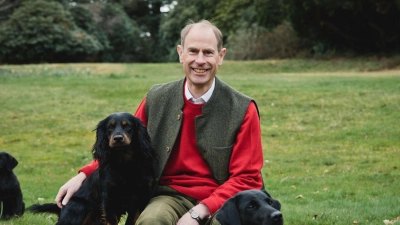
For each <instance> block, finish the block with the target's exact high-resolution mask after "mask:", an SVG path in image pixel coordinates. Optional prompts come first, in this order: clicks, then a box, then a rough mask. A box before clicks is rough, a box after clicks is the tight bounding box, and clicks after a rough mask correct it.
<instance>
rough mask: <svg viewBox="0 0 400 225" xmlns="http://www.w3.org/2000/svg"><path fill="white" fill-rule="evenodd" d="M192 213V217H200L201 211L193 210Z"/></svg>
mask: <svg viewBox="0 0 400 225" xmlns="http://www.w3.org/2000/svg"><path fill="white" fill-rule="evenodd" d="M190 215H191V216H192V218H198V217H199V213H198V212H196V211H192V212H191V213H190Z"/></svg>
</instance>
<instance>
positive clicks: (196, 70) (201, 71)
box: [193, 68, 207, 73]
mask: <svg viewBox="0 0 400 225" xmlns="http://www.w3.org/2000/svg"><path fill="white" fill-rule="evenodd" d="M193 70H194V72H196V73H204V72H206V71H207V70H205V69H195V68H193Z"/></svg>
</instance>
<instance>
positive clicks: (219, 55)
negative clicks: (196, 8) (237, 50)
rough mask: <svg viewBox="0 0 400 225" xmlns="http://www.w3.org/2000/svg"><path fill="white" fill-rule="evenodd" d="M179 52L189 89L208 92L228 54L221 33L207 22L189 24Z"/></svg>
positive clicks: (183, 35)
mask: <svg viewBox="0 0 400 225" xmlns="http://www.w3.org/2000/svg"><path fill="white" fill-rule="evenodd" d="M177 51H178V54H179V61H180V63H181V64H183V70H184V72H185V74H186V78H187V82H188V85H189V89H191V87H192V86H195V88H196V89H204V90H205V91H207V90H208V89H209V88H210V87H211V85H212V81H213V79H214V77H215V75H216V74H217V71H218V67H219V66H220V65H222V62H223V59H224V56H225V53H226V49H225V48H222V34H221V31H220V30H219V29H218V28H217V27H215V26H214V25H212V24H211V23H210V22H208V21H206V20H202V21H200V22H197V23H191V24H188V25H187V26H186V27H185V28H183V29H182V32H181V45H178V47H177ZM192 94H194V93H192Z"/></svg>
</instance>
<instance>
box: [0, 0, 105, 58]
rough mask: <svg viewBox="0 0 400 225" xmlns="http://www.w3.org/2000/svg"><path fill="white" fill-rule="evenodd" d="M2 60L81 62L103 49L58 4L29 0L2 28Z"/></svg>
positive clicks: (0, 32)
mask: <svg viewBox="0 0 400 225" xmlns="http://www.w3.org/2000/svg"><path fill="white" fill-rule="evenodd" d="M0 45H1V46H2V47H1V48H0V58H1V59H2V60H4V61H7V62H15V63H22V62H45V61H53V62H64V61H81V60H85V57H86V56H88V55H91V54H97V53H98V52H100V51H101V50H102V49H103V46H102V44H101V43H100V42H99V41H98V40H97V39H96V38H94V37H93V36H91V35H90V34H88V33H87V32H86V31H84V30H83V29H81V28H79V27H77V26H76V25H75V23H74V20H73V17H72V16H71V14H70V13H69V11H66V10H64V8H63V6H62V5H61V4H60V3H57V2H55V1H50V2H49V1H44V0H36V1H26V2H24V3H23V4H22V5H21V6H20V7H19V8H18V9H16V10H15V11H14V13H13V14H12V15H11V16H10V19H9V20H8V21H7V22H6V23H4V24H3V25H2V26H1V27H0Z"/></svg>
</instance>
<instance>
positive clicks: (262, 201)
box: [217, 190, 283, 225]
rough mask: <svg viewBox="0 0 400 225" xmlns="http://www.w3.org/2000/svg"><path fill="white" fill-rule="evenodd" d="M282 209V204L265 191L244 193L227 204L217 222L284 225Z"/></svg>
mask: <svg viewBox="0 0 400 225" xmlns="http://www.w3.org/2000/svg"><path fill="white" fill-rule="evenodd" d="M280 209H281V204H280V202H279V201H278V200H275V199H273V198H272V197H271V196H270V195H269V194H268V193H267V192H265V191H260V190H248V191H242V192H239V193H238V194H236V195H235V196H233V197H232V198H230V199H228V200H227V201H226V202H225V204H224V205H223V206H222V207H221V209H220V210H219V211H218V214H217V220H218V221H219V222H220V223H221V224H222V225H283V216H282V213H281V212H280V211H279V210H280Z"/></svg>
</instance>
